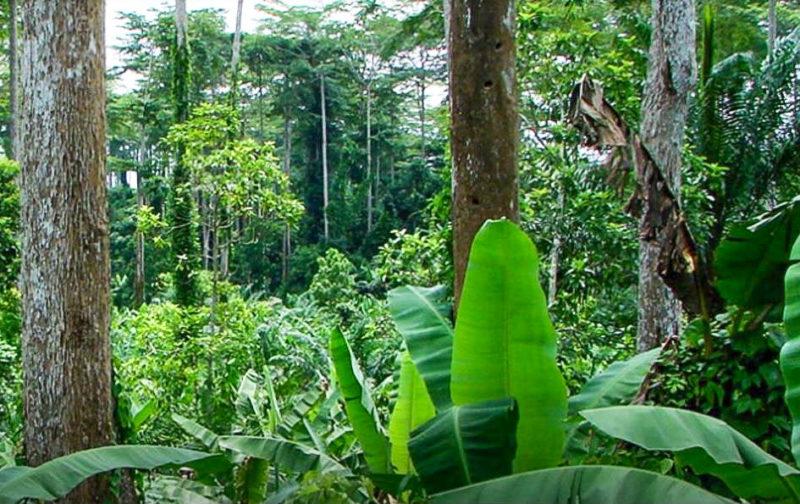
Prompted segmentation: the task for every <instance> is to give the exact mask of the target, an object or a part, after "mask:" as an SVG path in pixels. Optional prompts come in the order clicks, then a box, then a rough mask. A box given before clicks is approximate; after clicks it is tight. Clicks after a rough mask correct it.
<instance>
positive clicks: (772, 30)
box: [767, 0, 778, 61]
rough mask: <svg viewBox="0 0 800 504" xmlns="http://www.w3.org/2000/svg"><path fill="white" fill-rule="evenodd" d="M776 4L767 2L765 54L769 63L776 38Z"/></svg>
mask: <svg viewBox="0 0 800 504" xmlns="http://www.w3.org/2000/svg"><path fill="white" fill-rule="evenodd" d="M777 3H778V2H777V0H769V19H768V40H767V43H768V45H767V48H768V50H767V54H768V58H769V59H770V61H772V57H773V56H774V55H775V40H776V39H777V38H778V13H777V7H778V6H777Z"/></svg>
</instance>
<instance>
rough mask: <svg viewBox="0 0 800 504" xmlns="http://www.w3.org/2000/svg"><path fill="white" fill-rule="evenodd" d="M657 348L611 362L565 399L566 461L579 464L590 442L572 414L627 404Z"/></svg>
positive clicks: (584, 424)
mask: <svg viewBox="0 0 800 504" xmlns="http://www.w3.org/2000/svg"><path fill="white" fill-rule="evenodd" d="M659 355H661V348H660V347H659V348H654V349H652V350H649V351H647V352H643V353H640V354H637V355H634V356H633V357H632V358H630V359H628V360H626V361H619V362H614V363H613V364H611V365H610V366H608V368H607V369H605V370H604V371H602V372H600V373H598V374H596V375H595V376H594V377H592V378H591V379H590V380H589V381H588V382H586V384H585V385H584V386H583V388H582V389H581V392H580V393H579V394H578V395H576V396H573V397H570V398H569V416H570V419H569V424H568V426H569V428H568V430H567V442H566V447H565V449H564V450H565V451H564V454H565V455H566V458H567V460H568V461H570V462H576V461H577V462H580V461H582V457H583V456H585V455H587V454H588V453H589V452H590V448H589V445H590V443H591V440H592V436H591V435H590V434H591V433H590V429H589V423H588V422H586V421H585V420H583V419H582V418H580V417H577V418H576V415H578V413H580V412H581V410H585V409H592V408H602V407H605V406H617V405H620V404H624V403H630V402H631V401H632V400H633V399H634V397H635V396H636V393H637V392H638V391H639V389H640V388H641V386H642V382H643V381H644V379H645V378H646V377H647V374H648V373H649V372H650V369H651V368H652V367H653V364H654V363H655V362H656V361H657V360H658V357H659Z"/></svg>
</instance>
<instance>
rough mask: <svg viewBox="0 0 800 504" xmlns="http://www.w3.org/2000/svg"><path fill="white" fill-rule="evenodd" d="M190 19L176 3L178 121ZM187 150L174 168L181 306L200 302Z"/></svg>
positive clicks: (183, 103) (182, 117)
mask: <svg viewBox="0 0 800 504" xmlns="http://www.w3.org/2000/svg"><path fill="white" fill-rule="evenodd" d="M188 24H189V19H188V17H187V14H186V0H175V28H176V31H177V38H176V45H175V75H174V82H173V84H174V86H173V92H174V99H175V121H176V123H182V122H186V120H187V119H188V118H189V75H190V74H189V40H188V33H187V32H188ZM185 152H186V148H185V146H183V145H178V147H177V152H176V160H175V167H174V169H173V172H172V191H171V195H170V197H171V199H172V205H171V206H172V222H171V224H172V230H171V231H172V249H173V254H174V268H175V300H176V301H177V303H178V304H179V305H181V306H189V305H192V304H194V303H195V302H196V301H197V299H196V297H197V293H196V287H195V280H194V275H193V272H194V270H195V268H196V262H197V257H196V255H197V243H196V240H197V237H196V236H195V225H194V221H193V219H192V217H193V215H192V214H193V211H194V199H193V197H192V187H191V177H190V174H189V169H188V167H187V166H186V162H185V160H184V155H185Z"/></svg>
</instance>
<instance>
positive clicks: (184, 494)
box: [145, 476, 232, 504]
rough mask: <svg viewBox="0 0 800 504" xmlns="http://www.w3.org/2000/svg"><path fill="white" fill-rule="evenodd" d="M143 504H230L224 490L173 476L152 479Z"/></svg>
mask: <svg viewBox="0 0 800 504" xmlns="http://www.w3.org/2000/svg"><path fill="white" fill-rule="evenodd" d="M145 502H158V503H180V504H232V502H231V500H230V499H228V498H227V497H225V494H224V489H223V488H221V487H219V486H216V485H205V484H203V483H200V482H198V481H195V480H191V479H185V478H179V477H174V476H160V477H157V478H154V479H153V480H152V481H151V483H150V485H149V488H148V489H147V491H146V492H145Z"/></svg>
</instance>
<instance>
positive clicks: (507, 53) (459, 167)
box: [448, 0, 519, 306]
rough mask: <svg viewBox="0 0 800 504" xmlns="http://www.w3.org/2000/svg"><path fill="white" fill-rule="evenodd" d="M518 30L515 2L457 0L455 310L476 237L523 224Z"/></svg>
mask: <svg viewBox="0 0 800 504" xmlns="http://www.w3.org/2000/svg"><path fill="white" fill-rule="evenodd" d="M515 23H516V19H515V10H514V1H513V0H494V1H491V2H484V1H481V0H451V6H450V23H449V24H450V28H449V30H450V39H449V44H448V45H449V48H448V50H449V56H450V57H449V60H450V103H451V111H450V113H451V117H452V126H451V142H452V151H453V258H454V261H455V290H454V293H455V297H456V306H458V300H459V297H460V294H461V287H462V285H463V282H464V274H465V272H466V267H467V259H468V257H469V250H470V247H471V245H472V239H473V238H474V237H475V233H477V232H478V229H480V227H481V226H482V225H483V223H484V222H485V221H486V220H487V219H499V218H502V217H505V218H508V219H511V220H513V221H518V220H519V201H518V200H519V198H518V180H517V148H518V143H519V136H518V135H519V115H518V113H517V90H516V75H515V72H514V64H515V59H516V54H515V52H516V49H515V42H514V26H515ZM487 118H491V120H487Z"/></svg>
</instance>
